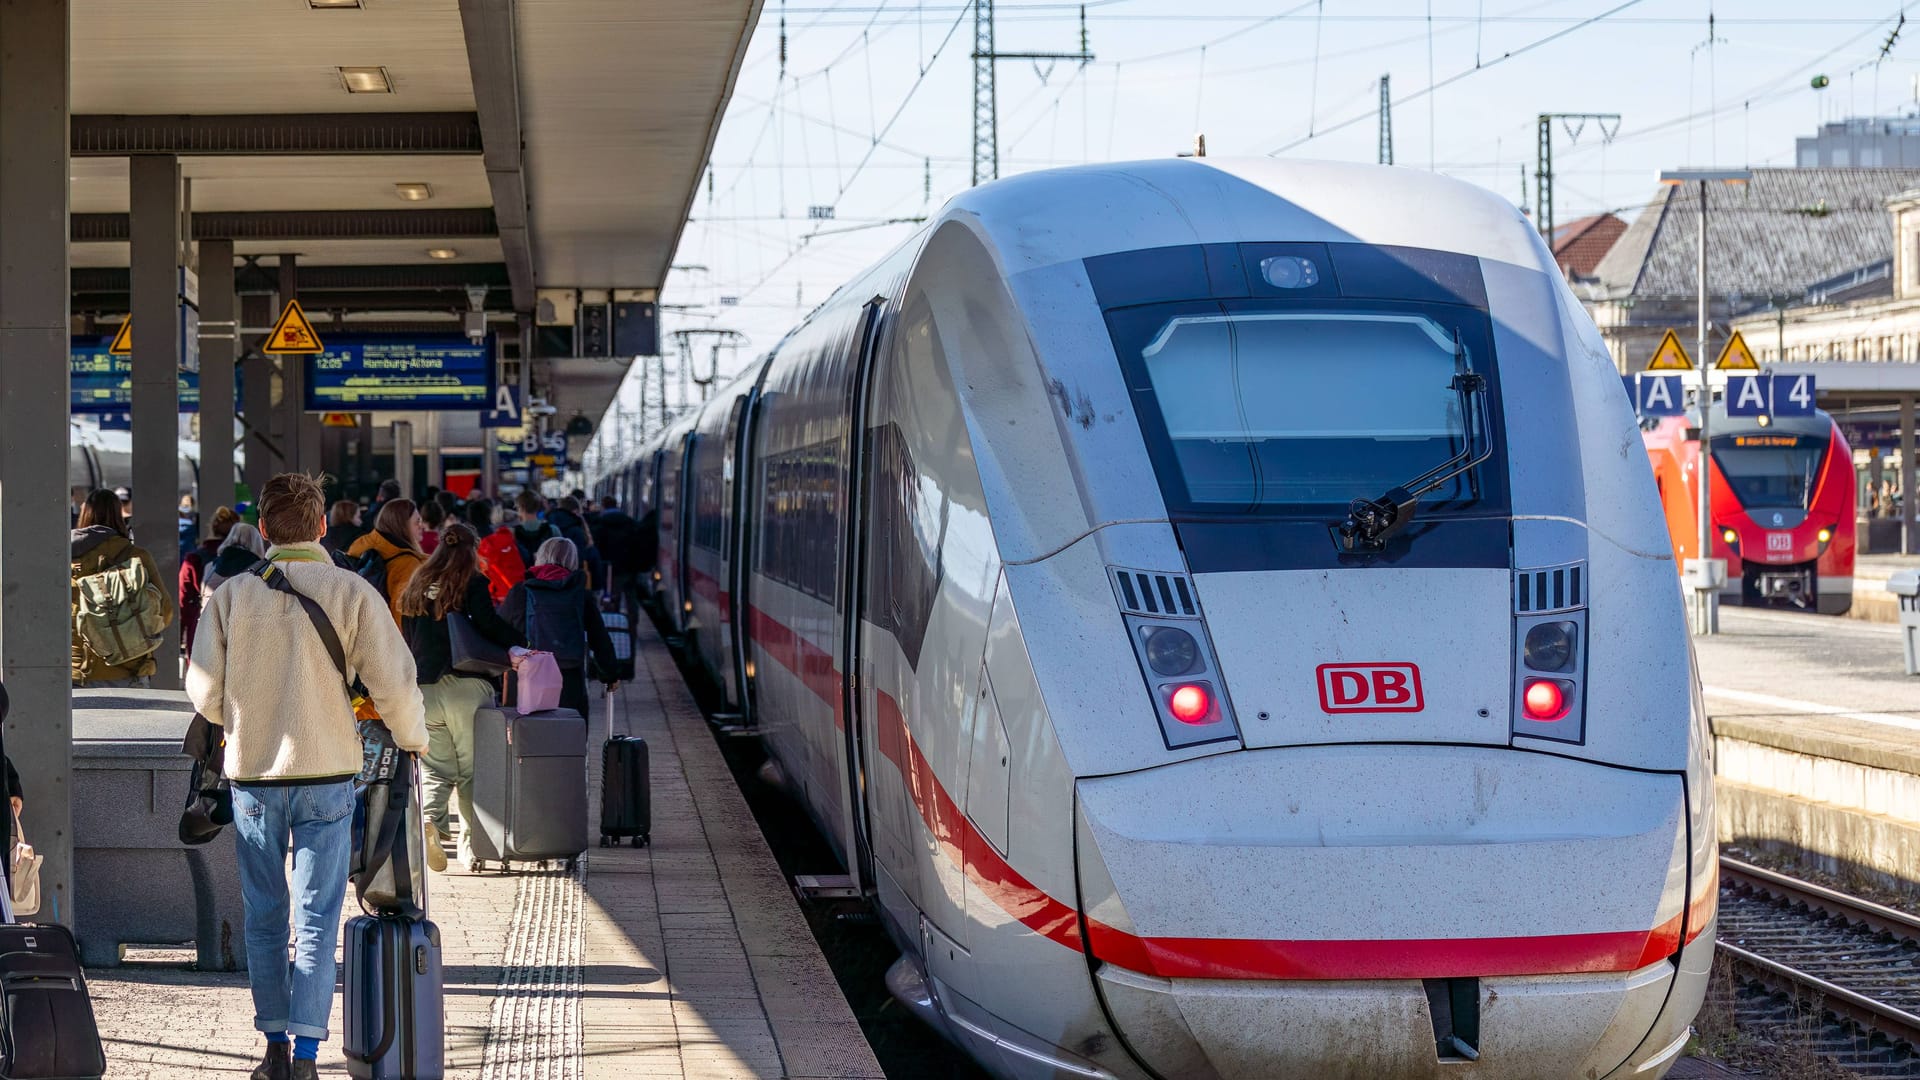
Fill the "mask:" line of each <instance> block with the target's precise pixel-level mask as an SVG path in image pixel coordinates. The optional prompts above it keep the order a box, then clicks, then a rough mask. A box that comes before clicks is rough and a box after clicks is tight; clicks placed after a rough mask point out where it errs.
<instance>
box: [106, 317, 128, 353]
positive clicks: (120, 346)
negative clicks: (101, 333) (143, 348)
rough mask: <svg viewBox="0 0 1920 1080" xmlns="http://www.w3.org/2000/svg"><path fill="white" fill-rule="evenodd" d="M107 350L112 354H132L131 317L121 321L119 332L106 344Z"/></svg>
mask: <svg viewBox="0 0 1920 1080" xmlns="http://www.w3.org/2000/svg"><path fill="white" fill-rule="evenodd" d="M107 351H108V352H109V353H112V354H113V355H114V356H132V355H133V320H132V319H131V318H129V319H126V320H124V321H123V322H121V324H120V332H119V333H117V334H115V335H113V344H112V345H109V346H107Z"/></svg>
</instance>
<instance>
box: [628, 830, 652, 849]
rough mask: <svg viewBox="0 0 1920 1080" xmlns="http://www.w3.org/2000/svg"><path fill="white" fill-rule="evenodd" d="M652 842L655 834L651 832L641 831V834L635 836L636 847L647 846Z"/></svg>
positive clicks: (634, 843)
mask: <svg viewBox="0 0 1920 1080" xmlns="http://www.w3.org/2000/svg"><path fill="white" fill-rule="evenodd" d="M651 843H653V836H652V835H651V834H649V833H641V834H640V835H639V836H636V837H634V838H633V846H634V847H646V846H647V845H649V844H651Z"/></svg>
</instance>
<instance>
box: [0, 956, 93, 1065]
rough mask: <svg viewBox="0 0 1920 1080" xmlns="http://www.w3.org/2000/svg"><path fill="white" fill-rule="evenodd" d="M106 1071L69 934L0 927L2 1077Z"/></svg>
mask: <svg viewBox="0 0 1920 1080" xmlns="http://www.w3.org/2000/svg"><path fill="white" fill-rule="evenodd" d="M106 1071H107V1058H106V1052H105V1051H104V1050H103V1049H102V1048H101V1045H100V1031H99V1029H98V1028H97V1027H96V1026H95V1025H94V1020H93V1002H92V1001H91V1000H90V999H89V998H88V997H87V980H86V976H85V975H84V974H82V972H81V970H80V953H79V951H78V949H76V948H75V946H74V943H73V934H72V932H71V931H69V930H68V929H67V928H66V927H64V926H36V925H20V924H12V925H6V926H0V1078H3V1080H87V1078H92V1077H98V1076H103V1075H105V1074H106Z"/></svg>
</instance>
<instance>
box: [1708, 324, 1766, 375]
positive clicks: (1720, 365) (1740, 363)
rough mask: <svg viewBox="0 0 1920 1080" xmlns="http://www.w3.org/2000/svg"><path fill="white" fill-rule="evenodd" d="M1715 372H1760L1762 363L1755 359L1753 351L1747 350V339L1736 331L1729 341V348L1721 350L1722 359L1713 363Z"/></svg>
mask: <svg viewBox="0 0 1920 1080" xmlns="http://www.w3.org/2000/svg"><path fill="white" fill-rule="evenodd" d="M1713 367H1714V370H1715V371H1759V370H1760V362H1759V361H1757V360H1755V359H1754V358H1753V350H1752V349H1749V348H1747V339H1746V338H1744V337H1741V336H1740V331H1738V330H1735V331H1734V332H1733V336H1732V337H1730V338H1728V339H1727V346H1726V348H1724V349H1721V350H1720V359H1718V360H1715V361H1714V362H1713Z"/></svg>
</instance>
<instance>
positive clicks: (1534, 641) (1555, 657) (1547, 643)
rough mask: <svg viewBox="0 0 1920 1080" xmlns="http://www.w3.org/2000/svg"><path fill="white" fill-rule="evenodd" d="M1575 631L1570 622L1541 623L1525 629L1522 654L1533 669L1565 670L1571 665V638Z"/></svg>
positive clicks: (1575, 628)
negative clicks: (1525, 637)
mask: <svg viewBox="0 0 1920 1080" xmlns="http://www.w3.org/2000/svg"><path fill="white" fill-rule="evenodd" d="M1576 631H1577V627H1575V626H1574V625H1573V624H1572V623H1570V622H1550V623H1541V624H1540V625H1538V626H1535V627H1533V628H1532V629H1531V630H1528V631H1527V640H1526V645H1525V647H1524V653H1523V655H1524V656H1525V658H1526V661H1527V666H1528V667H1530V668H1532V669H1533V670H1535V671H1566V670H1567V669H1568V668H1570V667H1572V666H1573V638H1574V634H1575V633H1576Z"/></svg>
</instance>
